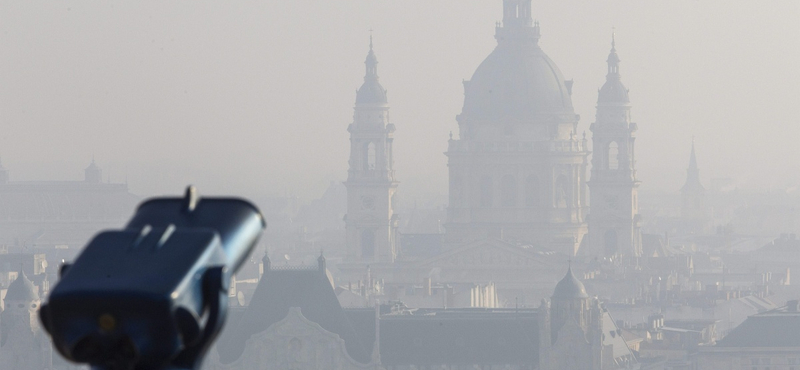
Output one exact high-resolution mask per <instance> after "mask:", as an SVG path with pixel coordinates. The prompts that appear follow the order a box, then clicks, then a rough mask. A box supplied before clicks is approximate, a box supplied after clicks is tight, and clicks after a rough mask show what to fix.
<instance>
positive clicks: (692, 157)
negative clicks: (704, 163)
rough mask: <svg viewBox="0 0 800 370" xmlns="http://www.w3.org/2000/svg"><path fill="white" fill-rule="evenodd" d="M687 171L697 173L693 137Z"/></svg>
mask: <svg viewBox="0 0 800 370" xmlns="http://www.w3.org/2000/svg"><path fill="white" fill-rule="evenodd" d="M689 170H694V171H698V172H699V170H698V169H697V156H696V155H695V154H694V136H692V154H691V155H690V156H689Z"/></svg>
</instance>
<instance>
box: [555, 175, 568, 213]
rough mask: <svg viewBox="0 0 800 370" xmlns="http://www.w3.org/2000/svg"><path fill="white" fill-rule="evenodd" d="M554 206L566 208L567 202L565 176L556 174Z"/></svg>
mask: <svg viewBox="0 0 800 370" xmlns="http://www.w3.org/2000/svg"><path fill="white" fill-rule="evenodd" d="M554 190H555V206H556V208H567V204H569V188H568V187H567V177H566V176H564V175H561V176H558V178H557V179H556V188H555V189H554Z"/></svg>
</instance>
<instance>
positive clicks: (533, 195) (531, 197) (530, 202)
mask: <svg viewBox="0 0 800 370" xmlns="http://www.w3.org/2000/svg"><path fill="white" fill-rule="evenodd" d="M538 204H539V178H538V177H536V175H530V176H528V178H527V179H525V205H526V206H528V207H534V206H537V205H538Z"/></svg>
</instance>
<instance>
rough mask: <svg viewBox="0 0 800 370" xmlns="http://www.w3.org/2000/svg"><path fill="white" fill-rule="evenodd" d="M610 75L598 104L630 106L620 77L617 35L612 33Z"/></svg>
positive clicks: (626, 91)
mask: <svg viewBox="0 0 800 370" xmlns="http://www.w3.org/2000/svg"><path fill="white" fill-rule="evenodd" d="M606 62H607V63H608V74H607V75H606V83H605V84H604V85H603V87H602V88H600V91H599V94H598V97H597V102H598V103H603V104H615V105H616V104H628V103H629V102H630V100H629V98H628V89H627V88H626V87H625V85H623V84H622V79H621V78H620V75H619V62H620V60H619V55H617V40H616V35H615V33H614V32H613V31H612V32H611V51H610V52H609V53H608V59H606Z"/></svg>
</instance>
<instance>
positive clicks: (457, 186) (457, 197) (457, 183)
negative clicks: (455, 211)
mask: <svg viewBox="0 0 800 370" xmlns="http://www.w3.org/2000/svg"><path fill="white" fill-rule="evenodd" d="M462 192H463V184H462V183H461V177H460V176H457V175H453V176H451V177H450V202H451V206H455V207H458V206H460V205H461V201H462V199H463V194H462Z"/></svg>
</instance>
